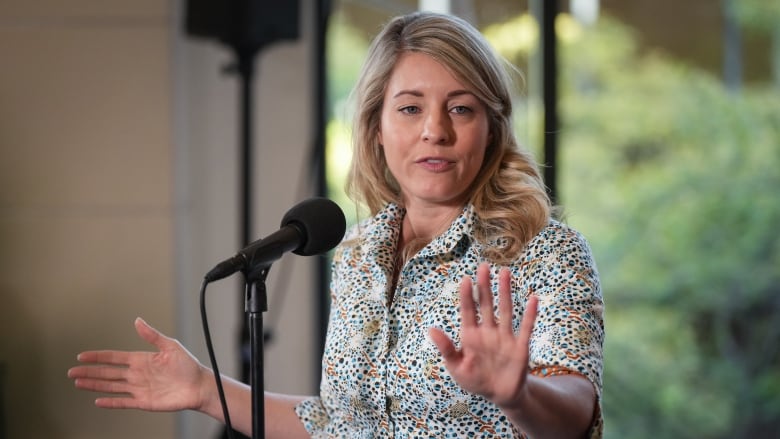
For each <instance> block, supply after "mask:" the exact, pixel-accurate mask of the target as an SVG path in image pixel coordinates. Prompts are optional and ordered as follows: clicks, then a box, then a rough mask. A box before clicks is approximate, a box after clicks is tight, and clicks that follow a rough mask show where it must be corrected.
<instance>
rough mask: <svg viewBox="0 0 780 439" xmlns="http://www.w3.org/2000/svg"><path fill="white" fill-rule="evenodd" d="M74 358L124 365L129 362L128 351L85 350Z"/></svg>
mask: <svg viewBox="0 0 780 439" xmlns="http://www.w3.org/2000/svg"><path fill="white" fill-rule="evenodd" d="M76 360H78V361H80V362H82V363H101V364H113V365H117V366H126V365H127V364H129V361H130V355H129V352H124V351H113V350H106V351H85V352H82V353H80V354H78V355H77V356H76Z"/></svg>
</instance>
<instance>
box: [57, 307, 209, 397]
mask: <svg viewBox="0 0 780 439" xmlns="http://www.w3.org/2000/svg"><path fill="white" fill-rule="evenodd" d="M135 329H136V332H138V335H139V336H140V337H141V338H142V339H144V340H145V341H147V342H148V343H150V344H152V345H153V346H155V347H156V348H157V351H156V352H125V351H115V350H104V351H87V352H82V353H81V354H79V355H78V361H80V362H81V363H84V364H83V365H80V366H75V367H73V368H71V369H70V370H68V377H69V378H72V379H74V382H75V385H76V387H77V388H80V389H84V390H91V391H95V392H102V393H108V394H111V395H110V396H105V397H99V398H97V399H96V400H95V405H97V406H98V407H103V408H128V409H129V408H133V409H142V410H150V411H175V410H184V409H198V407H200V406H201V404H203V401H204V400H205V398H206V397H205V396H204V395H201V392H202V391H201V389H204V388H207V386H202V385H201V384H202V383H203V382H204V380H207V379H209V377H208V375H209V371H208V369H206V368H205V367H203V366H202V365H201V364H200V363H199V362H198V361H197V359H196V358H195V357H194V356H193V355H192V354H191V353H190V352H189V351H187V350H186V349H185V348H184V347H183V346H182V345H181V343H179V342H178V341H177V340H175V339H172V338H170V337H166V336H165V335H163V334H162V333H160V332H159V331H157V330H156V329H154V328H152V327H151V326H149V325H148V324H147V323H146V322H145V321H143V320H142V319H141V318H138V319H136V321H135Z"/></svg>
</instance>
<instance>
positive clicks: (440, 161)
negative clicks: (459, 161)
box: [415, 157, 455, 172]
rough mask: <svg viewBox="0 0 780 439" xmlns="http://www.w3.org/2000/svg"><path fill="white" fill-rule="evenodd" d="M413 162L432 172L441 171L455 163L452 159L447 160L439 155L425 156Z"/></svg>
mask: <svg viewBox="0 0 780 439" xmlns="http://www.w3.org/2000/svg"><path fill="white" fill-rule="evenodd" d="M415 163H417V164H418V165H420V166H422V167H423V168H425V169H427V170H429V171H433V172H443V171H446V170H448V169H450V168H452V167H453V166H454V164H455V162H454V161H452V160H447V159H444V158H441V157H425V158H422V159H420V160H417V161H416V162H415Z"/></svg>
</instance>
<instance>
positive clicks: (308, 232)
mask: <svg viewBox="0 0 780 439" xmlns="http://www.w3.org/2000/svg"><path fill="white" fill-rule="evenodd" d="M286 226H294V227H296V228H298V229H299V230H300V232H301V235H302V236H303V239H301V243H300V245H299V246H298V248H296V249H295V250H293V253H295V254H296V255H301V256H312V255H317V254H320V253H324V252H326V251H328V250H330V249H332V248H333V247H335V246H336V245H337V244H338V243H339V242H341V240H342V239H343V238H344V232H345V231H346V229H347V220H346V219H345V218H344V212H342V211H341V208H340V207H339V206H338V204H336V203H334V202H333V201H331V200H329V199H327V198H322V197H315V198H309V199H308V200H304V201H301V202H300V203H298V204H296V205H295V206H293V207H292V208H291V209H290V210H289V211H287V213H286V214H284V218H282V225H281V227H286Z"/></svg>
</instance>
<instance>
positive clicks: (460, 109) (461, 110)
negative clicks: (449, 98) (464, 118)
mask: <svg viewBox="0 0 780 439" xmlns="http://www.w3.org/2000/svg"><path fill="white" fill-rule="evenodd" d="M450 112H452V113H455V114H467V113H471V108H469V107H467V106H465V105H456V106H454V107H452V108H450Z"/></svg>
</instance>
